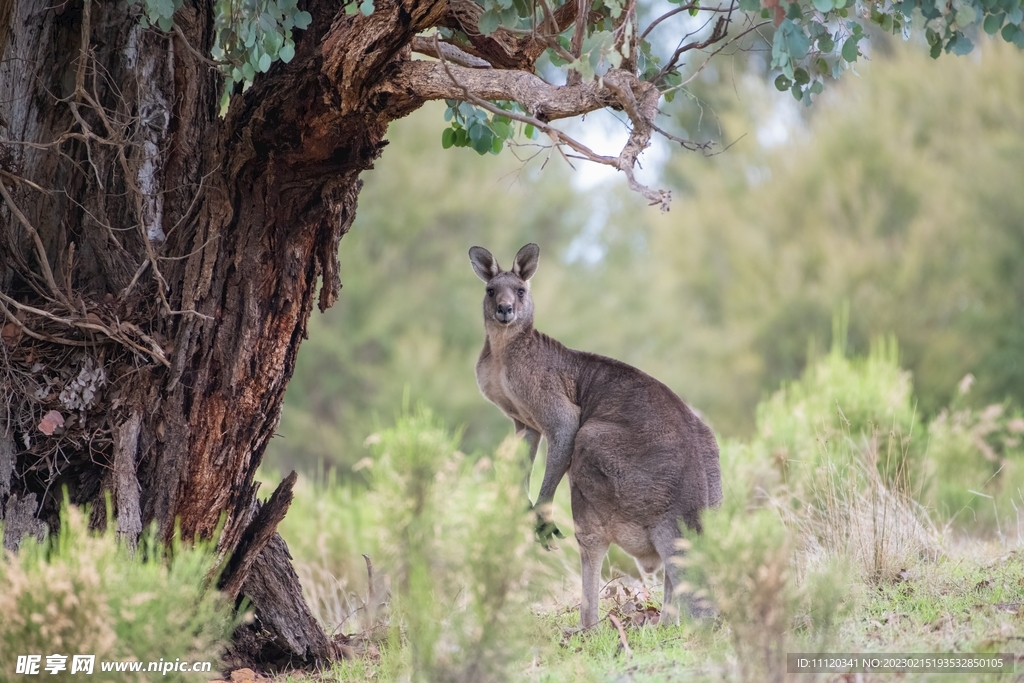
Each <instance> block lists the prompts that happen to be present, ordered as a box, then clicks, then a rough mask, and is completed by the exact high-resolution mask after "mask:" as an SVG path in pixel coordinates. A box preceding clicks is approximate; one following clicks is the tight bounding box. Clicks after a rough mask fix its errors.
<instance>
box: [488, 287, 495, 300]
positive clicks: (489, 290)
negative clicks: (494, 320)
mask: <svg viewBox="0 0 1024 683" xmlns="http://www.w3.org/2000/svg"><path fill="white" fill-rule="evenodd" d="M487 296H489V297H491V298H492V299H493V298H494V288H493V287H488V288H487Z"/></svg>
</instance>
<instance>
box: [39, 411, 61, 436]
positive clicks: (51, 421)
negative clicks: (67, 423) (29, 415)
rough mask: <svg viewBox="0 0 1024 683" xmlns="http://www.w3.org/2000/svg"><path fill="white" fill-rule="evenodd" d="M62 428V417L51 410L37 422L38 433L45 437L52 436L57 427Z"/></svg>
mask: <svg viewBox="0 0 1024 683" xmlns="http://www.w3.org/2000/svg"><path fill="white" fill-rule="evenodd" d="M63 426H64V416H63V415H61V414H60V413H58V412H57V411H56V410H51V411H50V412H48V413H47V414H46V415H43V419H42V420H40V421H39V431H41V432H42V433H43V434H46V435H47V436H50V435H51V434H53V432H54V430H55V429H57V427H63Z"/></svg>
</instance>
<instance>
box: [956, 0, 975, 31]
mask: <svg viewBox="0 0 1024 683" xmlns="http://www.w3.org/2000/svg"><path fill="white" fill-rule="evenodd" d="M977 20H978V13H977V12H976V11H975V10H974V7H972V6H971V5H968V4H966V3H965V4H963V5H960V9H958V10H957V11H956V23H957V26H959V27H960V28H967V27H968V26H970V25H971V24H973V23H974V22H976V21H977Z"/></svg>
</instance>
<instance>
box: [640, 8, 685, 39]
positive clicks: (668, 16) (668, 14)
mask: <svg viewBox="0 0 1024 683" xmlns="http://www.w3.org/2000/svg"><path fill="white" fill-rule="evenodd" d="M697 6H698V5H697V3H696V2H688V3H686V4H685V5H680V6H679V7H676V8H675V9H673V10H670V11H668V12H665V13H664V14H662V15H661V16H660V17H658V18H657V19H655V20H654V21H652V22H651V23H650V24H648V25H647V28H645V29H644V32H643V33H641V34H640V41H641V42H642V41H643V39H644V38H646V37H647V34H649V33H650V32H651V31H653V30H654V29H655V27H656V26H657V25H658V24H660V23H661V22H663V21H665V20H666V19H671V18H672V17H674V16H675V15H677V14H680V13H682V12H689V11H690V10H692V9H695V8H696V7H697Z"/></svg>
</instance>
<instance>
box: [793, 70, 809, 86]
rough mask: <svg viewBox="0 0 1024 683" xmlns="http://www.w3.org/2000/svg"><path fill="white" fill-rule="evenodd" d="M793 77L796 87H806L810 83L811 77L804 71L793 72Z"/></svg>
mask: <svg viewBox="0 0 1024 683" xmlns="http://www.w3.org/2000/svg"><path fill="white" fill-rule="evenodd" d="M793 77H794V80H795V81H796V83H797V85H807V84H808V83H810V82H811V75H810V74H809V73H807V70H806V69H797V70H796V71H794V72H793Z"/></svg>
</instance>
